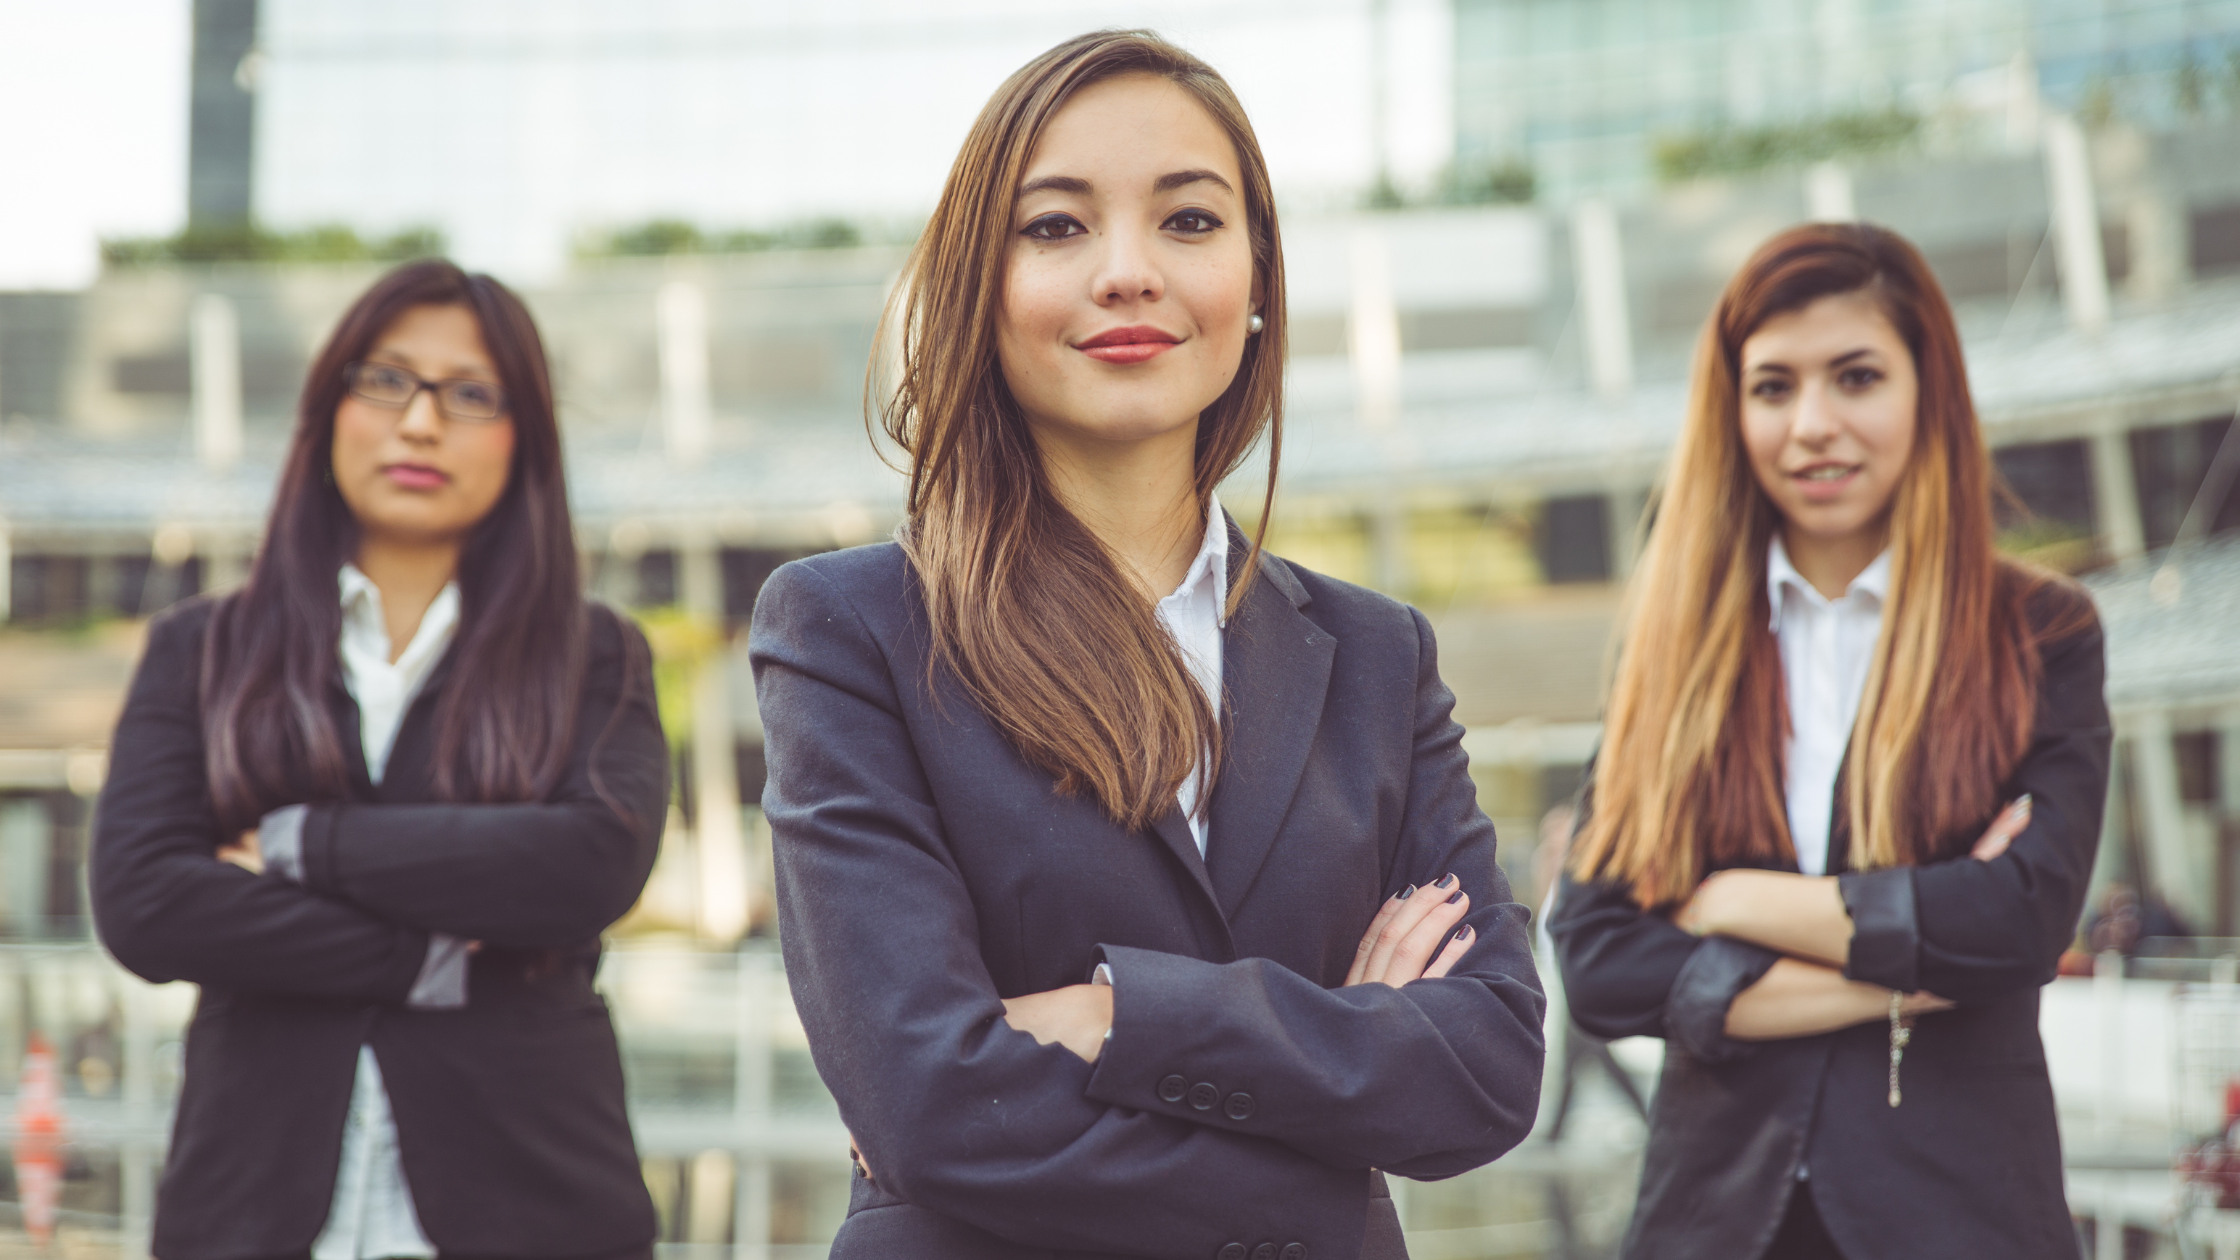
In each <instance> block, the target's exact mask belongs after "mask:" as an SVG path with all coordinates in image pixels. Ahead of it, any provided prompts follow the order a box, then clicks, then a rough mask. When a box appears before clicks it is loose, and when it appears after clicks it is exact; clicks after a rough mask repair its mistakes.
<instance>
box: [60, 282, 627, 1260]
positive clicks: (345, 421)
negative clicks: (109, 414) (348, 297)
mask: <svg viewBox="0 0 2240 1260" xmlns="http://www.w3.org/2000/svg"><path fill="white" fill-rule="evenodd" d="M667 798H668V754H667V750H666V748H665V746H664V744H663V742H662V735H661V727H660V723H659V721H658V720H657V718H656V716H655V712H654V703H653V694H652V686H651V678H650V661H649V658H648V655H647V651H646V646H645V642H644V640H643V639H642V637H641V636H640V635H639V634H638V632H637V630H636V629H635V628H634V627H632V626H631V625H630V624H629V623H628V622H626V621H624V620H623V619H622V618H620V617H618V616H616V615H615V614H614V613H613V612H611V611H609V610H607V609H606V608H604V607H601V606H598V605H593V604H587V603H585V602H584V599H583V596H582V591H581V582H580V579H579V577H578V574H577V568H576V546H575V539H574V536H573V532H572V527H571V526H570V524H569V519H568V507H567V495H566V487H565V485H564V482H563V477H562V470H561V451H560V435H559V430H558V428H557V426H556V424H555V421H554V416H553V403H552V383H551V379H550V377H549V375H548V374H547V370H546V366H545V356H544V347H543V344H542V342H541V341H540V339H539V337H538V334H537V330H536V326H535V324H534V323H532V322H531V320H530V317H529V312H528V309H527V308H526V307H524V306H523V305H522V304H521V302H520V300H519V299H518V298H516V297H515V296H514V295H513V294H512V293H511V292H509V291H507V290H506V289H505V288H504V287H503V286H502V285H500V284H499V283H498V282H497V281H495V280H492V279H490V278H489V277H487V276H478V275H468V274H466V273H464V272H462V271H460V270H459V269H458V268H456V267H454V266H452V265H450V264H449V263H445V262H437V261H429V262H419V263H413V264H409V265H407V266H404V267H401V268H399V269H397V270H395V271H392V272H391V273H389V274H388V275H387V276H385V277H383V278H382V279H381V280H380V281H378V282H377V283H376V284H375V285H374V286H373V287H372V289H370V290H369V291H368V292H367V293H366V294H365V295H364V296H362V297H361V298H359V299H358V301H357V303H356V304H355V305H353V306H352V307H351V308H350V310H349V311H348V312H346V313H345V314H344V315H343V317H342V320H341V323H340V325H339V326H338V327H337V328H336V330H335V332H334V334H333V335H332V337H330V339H329V340H328V342H327V344H326V346H325V347H324V348H323V349H322V350H321V351H320V352H319V354H318V357H317V358H316V360H315V361H314V363H313V366H312V368H311V374H310V379H309V381H308V382H307V384H306V385H305V388H304V394H303V402H302V407H301V410H300V413H299V416H298V421H297V425H296V431H295V437H294V441H293V443H292V445H291V446H290V448H289V450H288V454H287V457H286V460H285V462H284V463H283V465H282V470H281V477H280V485H279V490H278V493H277V496H276V498H275V501H274V504H273V507H272V515H271V519H270V521H269V523H268V525H267V528H266V532H265V538H264V544H263V546H262V548H261V549H260V550H259V552H258V555H257V558H256V562H255V564H254V566H253V567H252V569H251V571H250V574H249V580H248V583H247V585H246V586H244V587H243V588H241V589H240V590H238V591H236V592H233V593H231V594H225V595H219V596H216V597H210V598H203V599H197V600H192V601H189V602H187V603H186V604H183V605H181V606H179V607H177V608H175V609H173V610H172V611H170V612H168V613H166V614H164V615H163V616H161V617H159V618H157V619H156V621H155V622H154V624H153V625H151V626H150V628H149V632H148V647H147V652H146V655H145V656H144V658H143V659H142V660H141V663H140V668H139V671H138V673H137V674H136V675H135V677H134V679H133V683H132V688H131V692H130V694H129V697H128V698H127V700H126V703H125V711H124V715H123V718H122V719H121V720H120V721H119V723H118V726H117V734H116V739H115V742H114V744H113V745H112V749H111V760H110V771H109V777H108V782H107V785H106V787H105V788H104V790H103V793H102V798H101V807H100V813H99V820H98V823H97V825H96V829H95V837H94V846H93V855H92V895H93V905H94V913H95V918H96V922H97V924H98V926H99V928H100V932H101V937H102V940H103V942H104V943H105V944H106V945H108V947H109V948H110V950H112V951H113V952H114V953H115V954H116V956H117V958H118V960H119V961H121V962H122V963H124V965H125V966H127V967H129V968H131V969H132V970H133V971H135V972H137V973H139V974H140V975H142V976H144V977H146V978H147V979H149V980H152V981H158V982H161V981H168V980H187V981H191V982H193V983H196V984H199V985H201V986H202V996H201V1000H200V1002H199V1004H198V1005H197V1007H196V1011H195V1016H194V1022H193V1023H192V1025H191V1026H190V1028H189V1030H188V1034H187V1043H186V1047H187V1048H186V1074H185V1081H184V1084H183V1087H182V1092H181V1095H180V1099H179V1108H178V1120H177V1125H176V1128H175V1130H174V1133H173V1136H172V1140H171V1148H170V1152H169V1154H168V1155H167V1156H166V1157H165V1160H164V1172H163V1183H162V1188H161V1190H160V1192H159V1194H158V1197H157V1204H156V1218H155V1238H154V1251H155V1254H157V1255H159V1256H162V1257H163V1258H164V1260H241V1258H243V1257H290V1256H292V1257H303V1256H310V1257H312V1258H313V1260H376V1258H379V1257H389V1258H393V1260H403V1258H409V1257H432V1256H435V1255H437V1254H439V1253H440V1254H441V1255H442V1256H444V1257H445V1260H452V1258H453V1257H492V1256H507V1257H546V1256H551V1257H559V1256H568V1257H604V1256H633V1257H636V1256H650V1254H651V1250H652V1243H653V1238H654V1233H655V1220H654V1213H653V1206H652V1202H651V1199H650V1197H649V1196H648V1194H647V1192H646V1187H645V1181H644V1179H643V1176H642V1174H641V1173H640V1170H639V1165H638V1158H637V1153H636V1150H635V1148H634V1145H633V1142H632V1139H631V1135H630V1128H629V1124H628V1121H627V1119H626V1117H625V1115H624V1112H623V1099H622V1070H621V1064H620V1062H619V1057H618V1054H617V1050H616V1045H615V1038H614V1031H613V1028H612V1027H611V1026H610V1024H609V1022H608V1018H607V1010H606V1005H605V1003H604V1002H603V1001H602V1000H601V999H600V997H599V995H598V993H597V992H596V991H595V990H594V989H593V987H592V977H593V974H594V972H595V971H596V969H597V967H598V962H599V953H600V945H599V934H600V932H601V930H602V929H604V928H605V927H606V926H607V925H608V924H609V923H611V922H613V921H614V920H615V919H616V918H618V917H620V916H621V915H622V913H623V912H624V911H625V910H626V909H628V908H629V906H630V904H631V903H632V901H633V900H635V899H636V897H637V894H638V890H639V888H640V887H641V885H643V883H644V882H645V878H646V874H647V872H648V870H649V869H650V868H651V866H652V862H653V855H654V848H655V845H656V844H657V843H658V840H659V836H660V828H661V824H662V820H663V818H664V815H665V806H666V803H667Z"/></svg>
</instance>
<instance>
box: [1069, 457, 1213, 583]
mask: <svg viewBox="0 0 2240 1260" xmlns="http://www.w3.org/2000/svg"><path fill="white" fill-rule="evenodd" d="M1036 438H1037V441H1036V445H1037V446H1038V447H1039V448H1040V450H1041V452H1042V466H1043V469H1044V471H1045V472H1046V473H1047V474H1048V475H1049V478H1050V485H1051V489H1052V490H1053V491H1054V492H1055V493H1056V494H1057V496H1058V501H1059V502H1061V503H1063V504H1065V505H1066V509H1067V510H1068V511H1070V512H1072V513H1073V514H1074V515H1075V516H1076V517H1078V518H1080V520H1081V522H1082V524H1084V525H1086V526H1088V527H1089V531H1090V532H1091V533H1093V534H1095V535H1096V536H1097V539H1098V541H1100V542H1102V543H1103V544H1104V545H1105V546H1106V547H1107V548H1109V549H1110V550H1111V552H1112V554H1113V555H1114V556H1115V557H1117V558H1118V559H1119V561H1120V567H1121V571H1122V572H1123V573H1126V574H1127V575H1128V576H1129V577H1130V578H1132V579H1134V581H1135V583H1136V585H1137V586H1138V587H1140V588H1141V589H1142V590H1143V592H1144V594H1145V595H1146V596H1147V597H1149V598H1150V599H1152V600H1158V599H1161V598H1163V597H1164V596H1165V595H1166V594H1167V593H1168V592H1170V591H1172V590H1174V588H1176V587H1177V586H1180V585H1182V579H1183V578H1184V577H1185V576H1187V575H1188V574H1189V572H1190V562H1191V560H1192V559H1194V558H1195V557H1196V556H1197V554H1198V547H1199V544H1200V543H1202V542H1203V541H1204V539H1205V529H1206V519H1205V516H1204V513H1203V511H1202V509H1201V508H1200V506H1199V503H1198V491H1197V481H1196V472H1195V467H1194V464H1193V459H1192V457H1193V455H1194V454H1195V451H1196V447H1197V426H1196V425H1186V426H1184V427H1182V428H1179V429H1176V430H1174V431H1173V432H1171V433H1165V434H1161V435H1160V436H1158V437H1156V438H1151V439H1148V440H1144V441H1138V442H1125V443H1119V442H1103V443H1085V442H1080V441H1075V440H1069V439H1066V438H1059V437H1054V436H1046V435H1044V434H1042V433H1037V434H1036Z"/></svg>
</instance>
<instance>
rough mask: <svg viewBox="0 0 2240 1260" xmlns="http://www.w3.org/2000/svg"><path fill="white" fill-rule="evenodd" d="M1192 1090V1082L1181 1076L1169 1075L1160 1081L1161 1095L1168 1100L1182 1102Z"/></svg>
mask: <svg viewBox="0 0 2240 1260" xmlns="http://www.w3.org/2000/svg"><path fill="white" fill-rule="evenodd" d="M1189 1092H1190V1082H1188V1081H1186V1080H1183V1079H1182V1078H1181V1077H1179V1076H1169V1077H1166V1078H1164V1079H1162V1080H1161V1081H1160V1082H1159V1097H1160V1098H1161V1099H1162V1100H1164V1101H1166V1102H1181V1101H1182V1096H1183V1095H1184V1094H1187V1093H1189Z"/></svg>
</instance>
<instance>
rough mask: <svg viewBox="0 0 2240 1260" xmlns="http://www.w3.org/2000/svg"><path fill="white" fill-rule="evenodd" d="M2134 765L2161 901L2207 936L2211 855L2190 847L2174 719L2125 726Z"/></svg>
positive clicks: (2143, 718)
mask: <svg viewBox="0 0 2240 1260" xmlns="http://www.w3.org/2000/svg"><path fill="white" fill-rule="evenodd" d="M2125 725H2127V726H2128V727H2129V728H2130V736H2131V764H2132V767H2133V769H2134V770H2135V771H2136V772H2137V775H2138V778H2137V779H2136V780H2135V781H2134V784H2133V786H2134V787H2135V788H2136V789H2137V791H2138V797H2137V800H2138V802H2139V822H2140V826H2141V827H2142V828H2143V829H2144V830H2145V831H2146V841H2147V844H2146V848H2147V857H2148V861H2149V862H2150V863H2152V869H2151V870H2150V871H2149V872H2148V874H2149V876H2150V878H2151V882H2152V886H2153V888H2154V891H2155V893H2156V894H2157V895H2159V896H2160V897H2161V898H2162V899H2163V901H2165V902H2167V903H2168V904H2169V906H2170V908H2171V909H2173V910H2175V911H2177V912H2178V917H2179V918H2181V919H2184V920H2185V922H2186V926H2187V927H2189V928H2192V929H2193V930H2195V931H2197V932H2198V931H2204V930H2206V929H2207V928H2208V927H2209V926H2210V925H2209V919H2210V917H2211V915H2212V913H2213V911H2214V909H2215V906H2214V902H2213V901H2212V900H2211V898H2210V897H2209V896H2208V888H2209V869H2210V867H2209V862H2208V860H2207V859H2208V857H2209V855H2208V854H2206V853H2197V852H2194V850H2193V848H2192V846H2190V845H2188V844H2187V843H2186V826H2185V804H2184V802H2183V801H2182V800H2181V799H2180V797H2179V795H2178V751H2177V747H2176V745H2175V744H2174V743H2173V742H2172V739H2171V731H2170V715H2169V714H2167V713H2165V712H2162V711H2161V710H2159V709H2158V710H2153V711H2149V712H2145V713H2140V714H2138V715H2136V716H2135V717H2133V718H2132V719H2131V721H2129V722H2127V723H2126V724H2125Z"/></svg>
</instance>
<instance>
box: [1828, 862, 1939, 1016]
mask: <svg viewBox="0 0 2240 1260" xmlns="http://www.w3.org/2000/svg"><path fill="white" fill-rule="evenodd" d="M1836 888H1837V890H1838V891H1839V892H1841V893H1842V895H1843V908H1844V909H1845V910H1846V911H1847V912H1849V913H1850V915H1851V957H1850V960H1849V961H1847V962H1846V963H1845V964H1844V967H1843V974H1844V976H1845V978H1847V979H1851V980H1863V981H1866V982H1867V983H1869V984H1879V985H1881V986H1882V987H1883V988H1886V989H1896V990H1898V991H1899V992H1901V993H1911V992H1913V991H1914V990H1916V989H1918V988H1920V987H1921V978H1920V976H1921V917H1920V912H1919V909H1918V906H1917V902H1916V899H1915V896H1914V887H1913V868H1911V867H1906V866H1894V867H1891V868H1889V869H1887V870H1880V871H1846V872H1845V873H1843V874H1841V875H1838V876H1836Z"/></svg>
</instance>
